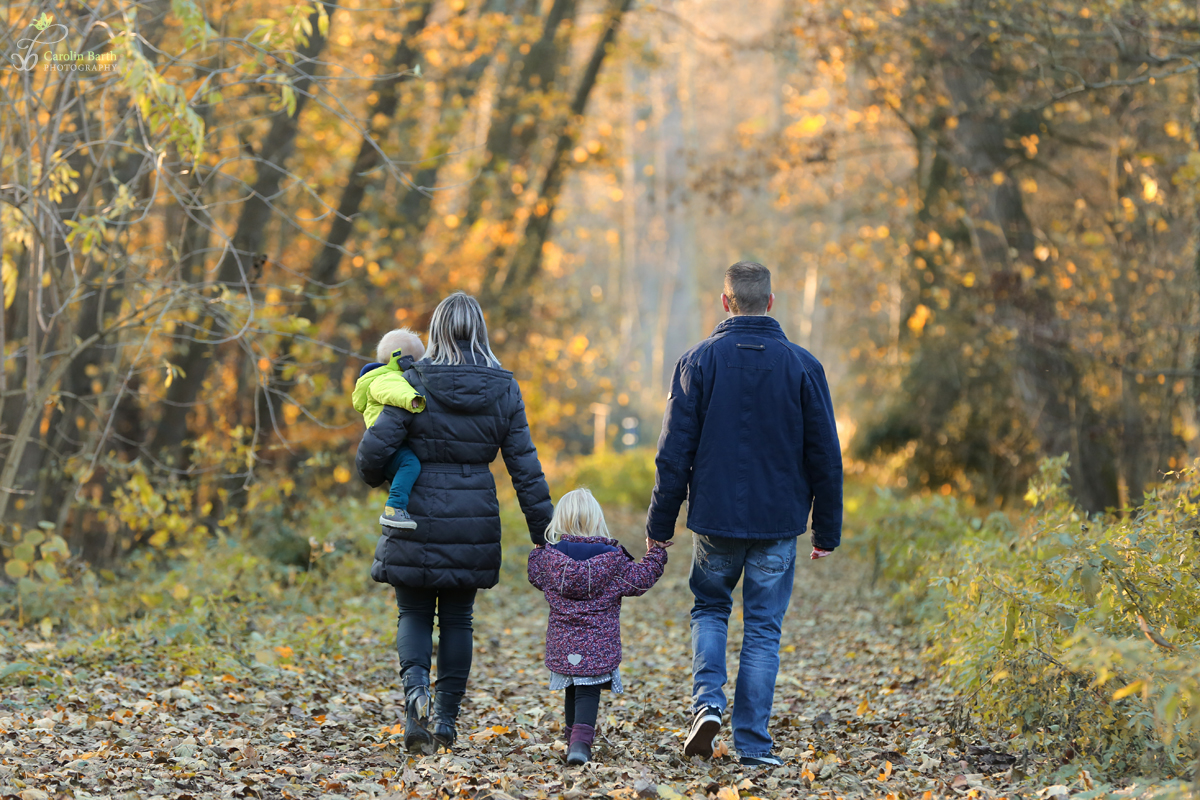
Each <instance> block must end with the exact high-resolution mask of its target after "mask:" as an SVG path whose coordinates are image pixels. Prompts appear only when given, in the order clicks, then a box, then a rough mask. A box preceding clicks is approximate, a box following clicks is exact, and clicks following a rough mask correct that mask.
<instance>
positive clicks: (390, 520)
mask: <svg viewBox="0 0 1200 800" xmlns="http://www.w3.org/2000/svg"><path fill="white" fill-rule="evenodd" d="M379 522H380V524H381V525H387V526H388V527H389V528H415V527H417V523H415V522H413V518H412V517H410V516H409V515H408V510H407V509H403V508H392V507H391V506H387V507H386V508H384V509H383V513H382V514H381V515H380V516H379Z"/></svg>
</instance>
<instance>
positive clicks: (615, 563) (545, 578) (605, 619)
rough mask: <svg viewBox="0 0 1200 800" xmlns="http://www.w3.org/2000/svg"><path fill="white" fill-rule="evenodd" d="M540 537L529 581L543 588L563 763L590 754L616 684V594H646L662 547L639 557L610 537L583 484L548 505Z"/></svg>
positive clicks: (658, 571) (662, 558)
mask: <svg viewBox="0 0 1200 800" xmlns="http://www.w3.org/2000/svg"><path fill="white" fill-rule="evenodd" d="M546 542H547V544H546V545H543V546H539V547H535V548H534V550H533V552H532V553H530V554H529V582H530V583H532V584H533V585H534V586H536V587H537V588H538V589H541V590H542V591H543V592H545V594H546V602H548V603H549V604H550V621H549V624H548V625H547V627H546V667H547V668H548V669H549V670H550V689H551V690H552V691H564V690H565V697H564V711H565V712H566V718H567V720H566V721H567V741H568V742H569V749H568V751H567V763H568V764H586V763H587V762H588V760H589V759H590V758H591V755H592V741H593V739H594V738H595V735H596V719H597V716H598V715H599V710H600V692H601V690H603V689H608V690H610V691H612V692H613V694H620V693H621V692H623V691H624V687H623V686H622V685H621V670H620V664H621V598H623V597H635V596H637V595H641V594H645V593H646V592H647V591H648V590H649V589H650V587H651V586H653V585H654V584H655V582H656V581H658V579H659V578H660V577H661V576H662V573H663V567H664V566H665V565H666V563H667V551H666V549H665V547H668V546H670V544H671V543H670V542H669V541H668V542H662V543H660V544H658V545H657V546H652V547H650V549H649V550H648V551H647V553H646V556H645V557H644V558H643V559H642V560H641V562H637V561H634V560H633V556H631V555H630V554H629V551H628V550H626V549H625V548H624V547H622V546H621V545H620V543H619V542H617V540H616V539H610V538H608V527H607V526H605V524H604V512H603V511H602V510H601V509H600V504H599V503H597V502H596V498H594V497H592V493H591V492H589V491H588V490H587V489H576V490H574V491H572V492H567V493H566V494H565V495H563V497H562V499H560V500H559V501H558V505H557V506H555V508H554V516H553V517H552V518H551V520H550V527H548V528H547V529H546Z"/></svg>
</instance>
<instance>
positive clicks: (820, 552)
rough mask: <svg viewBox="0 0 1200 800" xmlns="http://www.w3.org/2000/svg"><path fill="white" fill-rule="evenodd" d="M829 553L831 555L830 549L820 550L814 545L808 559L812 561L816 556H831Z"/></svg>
mask: <svg viewBox="0 0 1200 800" xmlns="http://www.w3.org/2000/svg"><path fill="white" fill-rule="evenodd" d="M831 555H833V551H832V550H822V549H821V548H819V547H814V548H813V551H812V555H810V556H809V559H811V560H812V561H816V560H817V559H818V558H824V557H825V556H831Z"/></svg>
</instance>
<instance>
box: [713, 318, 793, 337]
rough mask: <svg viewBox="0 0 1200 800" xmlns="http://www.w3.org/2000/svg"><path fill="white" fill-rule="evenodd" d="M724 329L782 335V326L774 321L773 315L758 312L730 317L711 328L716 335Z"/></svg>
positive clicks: (724, 330) (723, 331)
mask: <svg viewBox="0 0 1200 800" xmlns="http://www.w3.org/2000/svg"><path fill="white" fill-rule="evenodd" d="M726 331H746V332H747V333H759V334H764V335H771V334H774V335H776V336H783V328H781V327H779V323H778V322H776V321H775V318H774V317H768V316H765V315H759V314H739V315H737V316H733V317H730V318H729V319H727V320H725V321H724V322H722V323H721V324H720V325H718V326H717V327H716V328H714V329H713V336H716V335H717V334H718V333H725V332H726Z"/></svg>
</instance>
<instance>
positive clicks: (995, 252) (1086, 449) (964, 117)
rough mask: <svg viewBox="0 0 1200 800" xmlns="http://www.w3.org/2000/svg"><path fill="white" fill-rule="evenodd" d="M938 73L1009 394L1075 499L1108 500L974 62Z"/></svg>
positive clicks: (1098, 424)
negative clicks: (1004, 331)
mask: <svg viewBox="0 0 1200 800" xmlns="http://www.w3.org/2000/svg"><path fill="white" fill-rule="evenodd" d="M973 57H974V58H977V59H981V60H983V61H987V60H988V59H990V53H988V52H986V49H980V50H978V51H976V53H975V55H974V56H973ZM942 76H943V79H944V81H945V85H946V87H947V90H948V92H949V94H950V97H951V99H952V101H953V102H954V104H955V108H956V110H957V112H958V125H957V127H955V128H953V129H952V130H949V131H948V132H947V136H948V138H949V140H950V142H951V143H952V145H953V150H952V152H951V154H950V155H951V157H952V158H953V159H954V160H955V161H956V162H957V164H958V166H959V167H960V168H962V169H964V170H965V171H966V173H965V179H964V181H963V183H964V198H963V199H964V202H965V206H966V211H967V220H968V224H969V225H970V227H971V233H972V238H973V240H974V245H975V248H976V251H977V253H978V255H979V259H980V262H981V266H982V267H984V268H986V269H987V270H988V271H989V273H990V274H989V275H988V280H987V281H985V282H984V283H985V284H986V285H988V286H989V287H990V290H991V293H992V298H993V302H994V303H995V308H996V311H995V320H996V322H997V323H998V324H1000V325H1003V326H1006V327H1009V328H1011V329H1013V330H1014V331H1015V333H1016V338H1015V340H1014V342H1013V346H1014V354H1015V366H1016V370H1015V380H1016V389H1017V393H1016V396H1017V398H1018V400H1019V401H1020V402H1021V405H1022V407H1023V409H1024V412H1025V416H1026V417H1027V419H1028V420H1029V423H1030V425H1031V427H1032V429H1033V430H1034V432H1035V434H1036V436H1037V438H1038V441H1039V443H1040V445H1041V450H1042V452H1043V453H1044V454H1045V455H1048V456H1055V455H1060V454H1062V453H1064V452H1065V453H1069V454H1070V465H1069V468H1068V471H1069V473H1070V476H1071V484H1072V489H1073V491H1074V493H1075V496H1076V498H1077V499H1078V501H1079V503H1080V504H1081V505H1082V506H1083V507H1084V508H1085V509H1086V510H1088V511H1089V512H1098V511H1103V510H1104V509H1105V508H1110V507H1114V506H1116V505H1117V504H1118V491H1117V480H1116V474H1115V471H1114V469H1113V462H1114V458H1113V456H1114V454H1113V452H1112V448H1111V446H1110V444H1109V443H1108V442H1107V440H1106V439H1105V438H1104V435H1105V425H1104V422H1103V420H1101V419H1100V417H1099V415H1098V413H1097V412H1096V410H1095V409H1094V408H1093V407H1092V405H1091V403H1090V402H1089V400H1088V397H1087V394H1086V392H1085V391H1084V389H1083V386H1082V376H1081V375H1080V372H1079V368H1078V366H1077V365H1076V363H1075V361H1074V360H1073V359H1072V358H1071V354H1070V344H1069V341H1068V338H1067V335H1066V331H1065V330H1064V329H1063V326H1062V325H1061V323H1060V321H1059V320H1058V316H1057V312H1056V309H1055V306H1054V301H1053V298H1052V297H1051V296H1050V293H1049V291H1048V289H1047V288H1046V286H1045V285H1043V284H1048V283H1049V282H1048V281H1038V280H1037V278H1039V277H1043V276H1042V275H1040V274H1039V264H1041V263H1042V262H1039V261H1038V260H1037V259H1036V258H1035V257H1034V254H1033V251H1034V245H1035V237H1034V233H1033V226H1032V224H1031V223H1030V221H1029V217H1028V215H1027V214H1026V212H1025V207H1024V204H1023V200H1022V197H1021V192H1020V189H1019V187H1018V186H1017V184H1016V181H1015V180H1014V179H1013V176H1012V174H1011V173H1010V171H1009V169H1008V167H1007V164H1006V159H1007V156H1008V154H1007V153H1006V148H1005V144H1004V140H1005V136H1006V135H1007V126H1006V124H1005V122H1004V121H1003V120H1001V119H1000V118H999V117H998V116H997V115H995V114H993V113H992V112H991V110H990V109H987V108H985V107H984V106H982V104H981V99H982V98H984V97H986V95H987V91H988V88H989V85H988V82H987V81H986V80H985V79H984V78H983V76H982V74H981V70H980V69H979V68H977V67H976V66H975V65H974V64H972V63H969V62H967V61H954V60H951V59H947V60H945V61H944V62H943V66H942ZM1014 254H1015V255H1014ZM1022 269H1027V270H1033V276H1032V278H1031V279H1029V280H1026V278H1025V277H1024V276H1023V275H1022ZM1041 269H1044V268H1041Z"/></svg>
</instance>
